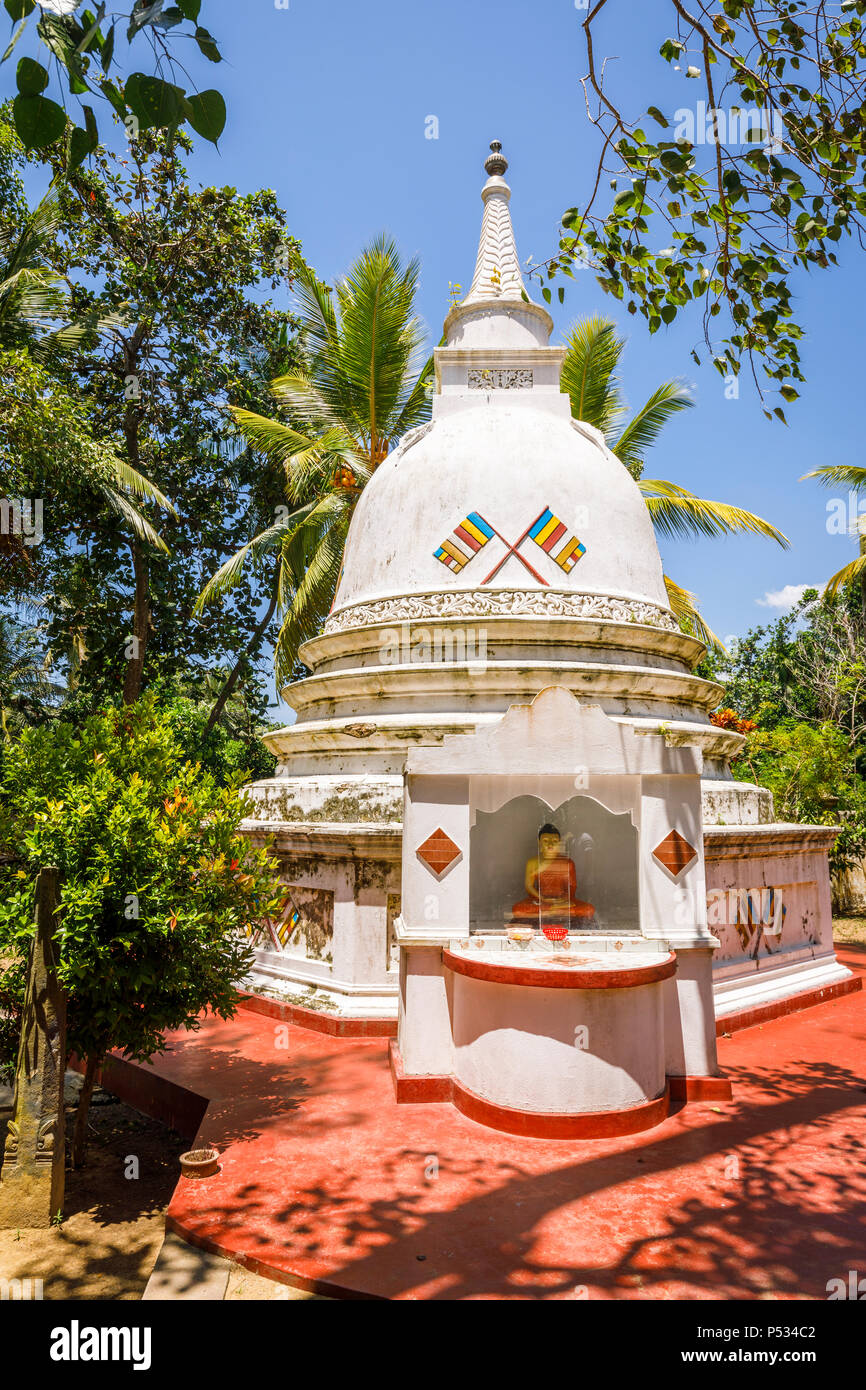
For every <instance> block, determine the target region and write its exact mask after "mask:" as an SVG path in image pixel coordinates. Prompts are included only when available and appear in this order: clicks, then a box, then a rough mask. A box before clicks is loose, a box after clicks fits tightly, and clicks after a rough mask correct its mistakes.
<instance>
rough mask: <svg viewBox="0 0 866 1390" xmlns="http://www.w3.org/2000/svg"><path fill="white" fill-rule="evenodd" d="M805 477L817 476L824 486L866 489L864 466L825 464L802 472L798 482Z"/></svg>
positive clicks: (802, 480) (857, 489)
mask: <svg viewBox="0 0 866 1390" xmlns="http://www.w3.org/2000/svg"><path fill="white" fill-rule="evenodd" d="M807 478H817V479H818V481H819V482H820V483H821V484H822V485H823V486H824V487H850V488H853V489H854V491H855V492H862V491H863V490H864V489H866V468H857V467H856V466H855V465H853V464H846V463H830V464H825V465H824V467H823V468H813V469H812V471H811V473H804V474H803V476H802V478H801V479H800V482H801V483H803V482H805V481H806V479H807Z"/></svg>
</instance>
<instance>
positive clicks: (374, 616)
mask: <svg viewBox="0 0 866 1390" xmlns="http://www.w3.org/2000/svg"><path fill="white" fill-rule="evenodd" d="M511 617H516V618H517V617H531V618H588V619H596V620H600V621H603V622H615V623H639V624H640V625H641V626H644V627H658V628H663V629H665V631H667V632H679V627H678V625H677V623H676V621H675V619H674V618H673V616H672V615H671V614H670V613H669V612H667V610H666V609H664V608H661V607H659V606H657V605H656V604H654V603H648V602H646V601H645V600H638V599H624V598H608V597H607V596H606V595H604V594H574V593H567V592H563V591H562V590H555V589H462V590H457V591H456V592H452V593H432V594H407V595H405V596H404V597H400V598H386V599H378V600H376V601H374V602H372V603H357V604H354V605H352V606H351V607H349V608H344V609H342V610H340V611H338V612H336V613H333V614H332V615H331V617H330V618H329V619H328V621H327V622H326V623H325V633H326V634H329V633H332V632H346V631H347V630H348V629H350V628H356V627H373V626H375V625H377V624H379V623H391V622H414V621H417V620H424V619H429V618H459V619H465V618H511Z"/></svg>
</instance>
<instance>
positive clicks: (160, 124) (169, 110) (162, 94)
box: [124, 72, 185, 130]
mask: <svg viewBox="0 0 866 1390" xmlns="http://www.w3.org/2000/svg"><path fill="white" fill-rule="evenodd" d="M124 93H125V96H126V102H127V105H128V106H129V108H130V110H131V111H133V112H134V113H135V115H136V116H137V117H138V120H139V123H140V125H141V129H142V130H153V129H159V130H161V129H164V128H165V127H166V126H176V125H179V124H180V122H181V121H182V120H183V118H184V106H185V101H184V94H183V88H182V87H175V86H174V84H173V83H171V82H163V81H162V79H161V78H159V77H148V76H147V75H146V74H145V73H143V72H134V73H132V74H131V75H130V76H129V77H128V78H127V81H126V86H125V88H124Z"/></svg>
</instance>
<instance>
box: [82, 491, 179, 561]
mask: <svg viewBox="0 0 866 1390" xmlns="http://www.w3.org/2000/svg"><path fill="white" fill-rule="evenodd" d="M96 488H97V491H98V492H100V493H101V494H102V496H103V497H104V498H105V501H106V502H107V503H108V505H109V507H110V508H111V510H112V511H113V512H116V513H117V515H118V516H119V517H121V518H122V519H123V520H124V521H125V522H126V524H127V525H128V526H129V527H130V529H131V530H132V531H134V533H135V535H136V536H138V539H139V540H141V541H144V542H145V543H146V544H147V545H152V546H153V548H154V550H161V551H163V552H164V553H165V554H166V555H167V554H168V546H167V545H166V543H165V541H164V540H163V539H162V536H160V534H159V533H158V531H155V530H154V528H153V526H151V524H150V522H149V521H148V519H147V517H146V516H144V515H143V514H142V513H141V512H140V511H139V510H138V508H137V507H136V506H135V504H134V503H132V502H130V500H129V498H128V497H125V496H124V495H123V493H122V492H117V491H116V489H115V488H113V487H110V486H109V485H108V483H98V482H97V484H96Z"/></svg>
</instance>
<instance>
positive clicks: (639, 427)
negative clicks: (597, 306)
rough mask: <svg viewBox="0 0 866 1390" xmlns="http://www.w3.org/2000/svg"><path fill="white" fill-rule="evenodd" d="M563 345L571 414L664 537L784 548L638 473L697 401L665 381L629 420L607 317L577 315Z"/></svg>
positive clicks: (693, 610) (676, 599)
mask: <svg viewBox="0 0 866 1390" xmlns="http://www.w3.org/2000/svg"><path fill="white" fill-rule="evenodd" d="M566 343H567V352H566V355H565V359H564V362H563V366H562V377H561V386H562V389H563V391H565V392H566V393H567V395H568V397H569V400H570V401H571V413H572V415H573V416H574V418H575V419H576V420H585V421H586V423H587V424H589V425H594V426H595V428H596V429H597V430H600V432H601V433H602V434H603V435H604V438H605V441H606V443H607V446H608V448H609V449H610V451H611V453H612V454H615V455H616V457H617V458H618V459H620V460H621V462H622V463H624V464H625V466H626V468H627V469H628V470H629V472H630V473H631V475H632V477H633V478H635V479H636V480H637V485H638V487H639V488H640V490H641V492H642V494H643V497H644V500H645V501H646V504H647V508H648V509H649V514H650V516H651V518H652V522H653V526H654V527H655V529H656V531H657V533H658V534H659V535H660V536H661V537H670V538H675V539H684V540H703V539H705V538H706V537H709V536H723V535H734V534H736V533H738V532H744V531H745V532H751V533H752V534H753V535H759V536H765V537H767V538H768V539H770V540H774V541H777V542H778V543H779V545H781V546H787V545H788V541H787V539H786V537H785V536H783V535H782V533H781V531H778V530H777V529H776V527H775V526H772V525H771V524H770V522H769V521H764V520H763V518H762V517H759V516H755V514H754V513H753V512H748V511H745V510H744V509H743V508H742V507H734V506H732V505H731V504H730V503H728V502H711V501H709V500H708V499H707V498H703V497H696V496H695V494H694V493H693V492H689V490H688V489H687V488H684V487H682V486H680V484H678V483H671V482H667V481H665V480H664V479H661V478H644V477H643V468H644V460H645V457H646V453H647V450H649V449H650V448H652V446H653V444H654V443H655V442H656V440H657V439H658V437H659V435H660V433H661V431H662V430H663V429H664V427H665V425H666V424H667V423H668V421H669V420H670V419H671V418H672V417H673V416H674V415H677V414H679V413H680V411H683V410H687V409H689V407H690V406H692V405H693V404H694V402H693V401H692V398H691V395H690V393H689V391H688V390H687V389H686V388H685V387H684V386H682V385H681V384H680V383H679V382H676V381H664V382H662V384H661V385H660V386H658V387H656V389H655V391H653V393H652V395H651V396H650V398H649V400H648V401H646V402H645V404H644V405H642V406H641V408H640V409H639V410H638V411H636V412H635V413H634V414H633V415H631V416H630V417H629V412H628V409H627V406H626V403H625V399H624V396H623V391H622V381H621V378H620V375H619V365H620V360H621V358H622V354H623V351H624V350H625V343H626V340H625V338H623V337H620V336H618V334H617V331H616V324H615V323H614V322H613V320H612V319H606V318H601V317H599V316H594V317H591V318H585V319H581V320H579V321H578V322H577V323H576V324H575V325H574V326H573V327H572V328H571V329H570V331H569V332H568V334H567V335H566ZM665 587H666V589H667V594H668V601H669V603H670V605H671V608H672V610H673V612H674V613H675V614H676V616H677V618H678V619H679V620H680V621H681V622H682V623H684V624H685V626H686V627H687V628H688V630H689V631H691V632H694V633H695V635H696V636H698V637H700V639H701V640H702V641H704V642H707V643H708V644H709V645H710V646H712V647H716V648H718V647H719V645H720V644H719V640H718V638H717V637H716V636H715V634H714V633H713V632H711V631H710V629H709V628H708V627H707V625H706V623H705V622H704V621H703V619H702V618H701V615H700V613H699V612H698V609H697V605H696V601H695V596H694V595H693V594H690V593H689V592H688V590H687V589H683V588H681V587H680V585H679V584H676V583H675V582H674V581H673V580H672V579H670V578H669V577H668V576H667V575H665Z"/></svg>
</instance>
